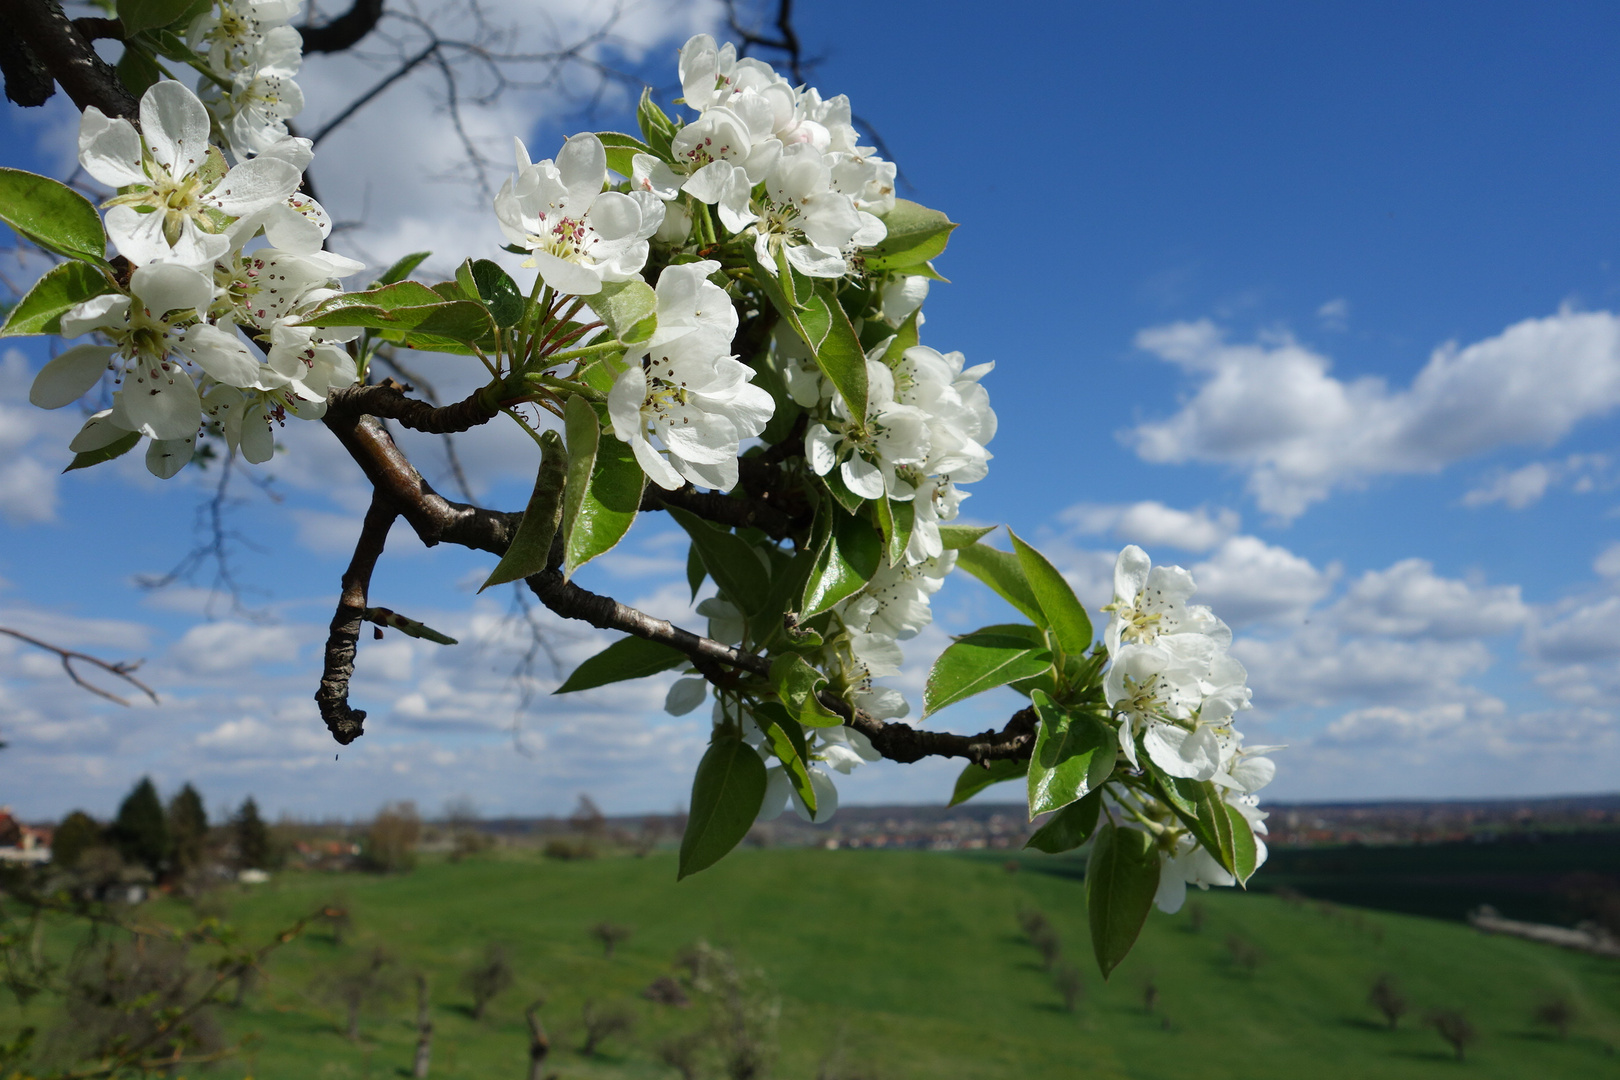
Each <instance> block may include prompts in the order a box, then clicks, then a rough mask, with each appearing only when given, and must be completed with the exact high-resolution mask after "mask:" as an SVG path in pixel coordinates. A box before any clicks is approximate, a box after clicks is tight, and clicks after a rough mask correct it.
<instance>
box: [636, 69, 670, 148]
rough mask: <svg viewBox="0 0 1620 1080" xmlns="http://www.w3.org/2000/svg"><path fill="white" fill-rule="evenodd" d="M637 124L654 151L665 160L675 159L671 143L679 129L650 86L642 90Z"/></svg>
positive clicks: (642, 135)
mask: <svg viewBox="0 0 1620 1080" xmlns="http://www.w3.org/2000/svg"><path fill="white" fill-rule="evenodd" d="M636 125H637V126H638V127H640V128H641V137H642V138H644V139H646V140H647V145H648V146H649V147H650V148H651V149H652V152H653V153H655V154H657V155H658V156H659V157H661V158H663V159H664V160H665V161H672V160H674V158H673V156H672V155H671V154H670V149H669V145H670V140H671V139H673V138H674V137H675V132H676V130H677V128H676V127H675V121H673V120H671V119H670V118H669V117H668V116H667V115H665V113H664V110H663V109H660V108H659V107H658V104H657V103H656V102H655V101H653V99H652V87H650V86H649V87H647V88H646V89H645V90H643V91H642V92H641V102H640V104H638V105H637V106H636Z"/></svg>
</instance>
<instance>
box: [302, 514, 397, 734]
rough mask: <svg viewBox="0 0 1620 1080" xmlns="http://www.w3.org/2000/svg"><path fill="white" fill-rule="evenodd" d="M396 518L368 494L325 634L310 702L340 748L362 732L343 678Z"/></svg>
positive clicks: (348, 675) (361, 716)
mask: <svg viewBox="0 0 1620 1080" xmlns="http://www.w3.org/2000/svg"><path fill="white" fill-rule="evenodd" d="M398 516H399V511H398V510H396V509H394V507H393V505H392V504H391V503H389V502H388V500H387V499H386V498H385V497H384V496H383V495H382V494H381V493H380V492H379V493H377V494H375V495H373V496H372V500H371V507H370V509H368V510H367V511H366V519H365V522H364V523H363V524H362V525H361V526H360V538H359V539H358V540H357V541H355V545H354V558H352V559H350V560H349V568H348V569H347V570H345V571H344V572H343V593H342V595H341V596H340V597H339V598H338V605H337V611H336V612H334V613H333V615H332V624H331V626H330V627H329V628H328V630H327V634H326V662H325V667H324V669H323V671H322V674H321V685H320V689H318V690H316V691H315V701H316V704H318V705H319V706H320V710H321V719H322V720H324V721H326V727H327V730H329V731H330V732H331V733H332V738H334V739H336V740H337V741H338V742H339V743H341V744H342V745H344V746H347V745H349V743H352V742H354V740H356V739H358V738H359V737H360V736H361V734H363V731H364V724H365V719H366V713H365V710H364V709H354V708H350V706H349V680H350V679H352V678H353V677H354V654H355V647H356V645H357V643H358V642H359V640H360V624H361V623H362V622H363V621H364V618H365V613H366V608H367V606H368V605H367V600H368V592H369V590H370V588H371V572H372V571H373V570H374V569H376V566H377V560H378V558H380V557H381V556H382V553H383V545H384V544H386V543H387V542H388V531H389V530H390V529H391V528H393V525H394V519H395V518H396V517H398Z"/></svg>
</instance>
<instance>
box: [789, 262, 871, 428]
mask: <svg viewBox="0 0 1620 1080" xmlns="http://www.w3.org/2000/svg"><path fill="white" fill-rule="evenodd" d="M801 322H802V323H803V324H804V327H805V329H806V330H809V331H810V332H811V333H812V334H813V333H815V332H816V331H815V329H814V328H813V327H812V322H814V323H815V324H816V326H819V325H821V324H822V323H825V325H826V330H825V332H824V333H822V334H821V336H820V337H819V339H818V340H817V341H815V342H813V343H812V347H813V348H814V349H815V350H816V366H817V367H819V368H821V370H822V373H823V374H825V375H826V376H827V378H828V379H829V380H831V382H832V384H833V386H835V387H837V388H838V392H839V394H841V395H842V396H843V398H844V401H845V403H846V404H847V405H848V406H849V415H850V416H852V417H855V418H856V419H857V420H858V421H859V422H860V423H862V424H865V422H866V353H865V352H864V351H862V349H861V342H860V338H858V337H857V336H856V335H855V327H854V325H853V324H851V323H850V321H849V316H848V315H846V314H844V308H843V305H841V304H840V303H839V302H838V297H837V296H835V295H834V294H833V291H832V288H831V287H830V286H828V285H825V284H818V285H817V286H816V288H815V291H814V292H812V293H811V294H810V296H809V297H808V298H806V300H805V311H804V313H803V315H802V316H801Z"/></svg>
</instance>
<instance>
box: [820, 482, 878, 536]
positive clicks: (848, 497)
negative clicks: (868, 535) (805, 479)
mask: <svg viewBox="0 0 1620 1080" xmlns="http://www.w3.org/2000/svg"><path fill="white" fill-rule="evenodd" d="M816 479H817V480H820V481H821V486H822V487H824V488H826V489H827V494H829V495H831V496H832V498H833V502H835V503H837V504H838V505H839V506H842V507H843V508H844V512H845V513H846V514H853V513H856V512H857V511H859V510H860V508H861V504H862V503H864V502H865V501H866V500H865V499H863V498H861V497H860V496H859V495H857V494H855V493H854V492H853V491H851V490H849V485H847V484H845V483H844V476H843V473H842V472H840V471H839V470H838V469H832V470H830V471H829V472H828V473H827V475H826V476H818V477H816ZM880 546H881V545H880Z"/></svg>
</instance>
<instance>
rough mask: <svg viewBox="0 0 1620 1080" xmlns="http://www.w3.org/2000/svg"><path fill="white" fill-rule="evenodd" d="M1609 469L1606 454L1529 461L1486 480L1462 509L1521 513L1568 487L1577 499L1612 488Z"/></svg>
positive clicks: (1471, 494)
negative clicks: (1497, 506) (1492, 507)
mask: <svg viewBox="0 0 1620 1080" xmlns="http://www.w3.org/2000/svg"><path fill="white" fill-rule="evenodd" d="M1609 465H1610V461H1609V457H1608V455H1606V454H1571V455H1570V456H1569V457H1567V458H1565V459H1564V460H1562V461H1532V462H1530V463H1529V464H1528V465H1522V466H1520V467H1519V468H1517V469H1509V470H1505V471H1502V472H1497V473H1494V474H1492V475H1491V476H1489V477H1487V478H1486V479H1485V480H1483V481H1482V482H1481V483H1480V484H1478V485H1477V486H1476V487H1474V488H1472V489H1470V490H1469V491H1468V492H1467V494H1465V495H1464V496H1463V499H1462V501H1463V505H1464V506H1489V505H1491V504H1492V503H1500V504H1501V505H1503V506H1505V507H1507V508H1508V509H1509V510H1523V509H1526V508H1527V507H1530V506H1534V505H1535V504H1536V503H1538V502H1540V501H1541V497H1542V496H1543V495H1545V494H1547V492H1548V491H1550V490H1552V489H1554V488H1557V487H1567V488H1568V489H1569V490H1570V491H1573V492H1575V493H1576V494H1578V495H1585V494H1587V493H1589V492H1593V491H1601V490H1607V489H1608V488H1609V487H1610V486H1611V484H1610V479H1609V475H1610V474H1609Z"/></svg>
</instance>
